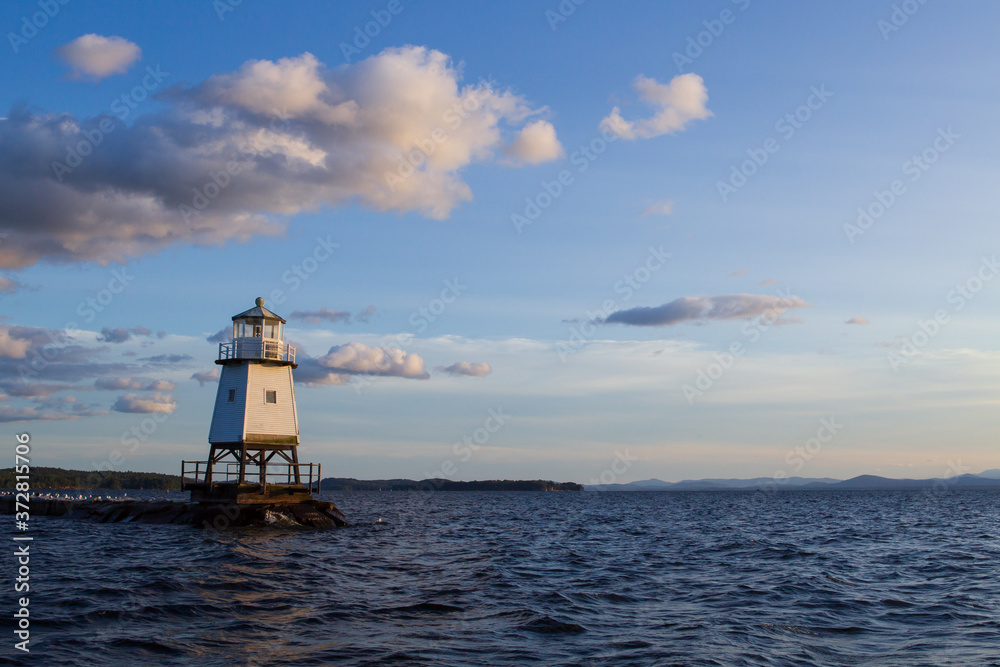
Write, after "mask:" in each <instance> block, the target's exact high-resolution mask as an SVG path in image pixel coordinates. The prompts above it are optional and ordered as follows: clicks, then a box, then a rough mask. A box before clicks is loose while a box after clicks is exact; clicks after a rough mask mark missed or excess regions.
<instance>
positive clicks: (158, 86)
mask: <svg viewBox="0 0 1000 667" xmlns="http://www.w3.org/2000/svg"><path fill="white" fill-rule="evenodd" d="M42 5H45V3H42ZM45 6H46V7H48V8H49V12H50V13H52V14H54V15H53V16H51V17H44V20H43V19H42V18H39V16H40V15H38V12H41V11H43V9H44V7H42V8H40V7H41V5H40V4H39V3H38V2H37V1H36V2H9V3H7V4H6V5H5V9H4V13H3V21H2V28H3V30H2V32H3V33H4V35H5V38H4V43H3V45H2V47H0V107H2V109H3V111H0V114H6V117H5V118H3V119H2V120H0V230H2V232H3V234H4V236H3V237H2V238H0V271H2V272H0V276H2V278H0V288H2V289H3V293H2V295H0V304H2V305H0V313H2V315H3V318H4V319H3V320H2V322H0V369H2V372H3V373H4V376H3V380H2V384H0V395H2V397H3V400H2V401H0V419H3V420H4V421H5V422H7V423H8V425H9V428H10V432H11V433H12V434H13V433H14V432H20V431H22V430H26V431H29V432H31V434H32V437H33V441H34V442H35V444H36V447H35V450H34V452H35V456H36V457H37V460H36V463H37V464H39V465H60V466H64V467H74V468H91V467H94V466H97V465H102V466H104V467H108V462H109V461H111V464H112V465H113V466H114V467H116V468H119V469H136V470H156V471H162V472H175V471H176V470H177V469H178V467H179V464H178V462H179V460H180V459H182V458H184V459H194V458H198V457H200V456H203V455H204V454H205V453H206V452H207V442H206V438H207V433H208V424H209V420H210V415H211V407H212V403H213V401H214V396H215V394H214V392H215V387H214V382H213V381H212V380H211V379H209V380H207V381H206V380H205V379H204V378H205V377H207V376H202V378H203V381H202V382H201V383H199V382H198V381H197V380H195V379H192V376H193V375H194V374H196V373H207V372H210V371H212V370H213V369H214V368H215V366H214V364H213V361H214V359H215V356H216V353H217V343H216V342H209V341H208V340H206V338H208V337H211V336H212V335H214V334H216V333H217V332H218V331H219V330H220V329H222V328H223V327H224V326H226V325H227V324H228V322H229V318H230V317H231V316H232V315H233V314H235V313H237V312H240V311H242V310H245V309H247V308H249V307H251V306H252V304H253V299H254V298H255V297H257V296H264V297H265V299H267V305H268V307H270V308H272V309H273V310H274V311H275V312H277V313H279V314H281V315H282V316H284V317H286V318H287V319H289V324H288V328H287V334H286V335H287V337H288V338H289V339H290V340H292V341H293V342H294V343H295V344H297V345H298V347H299V350H300V356H301V358H302V359H304V360H305V361H304V363H303V365H302V366H301V367H300V370H299V371H296V373H297V376H296V377H297V382H298V391H297V397H298V404H299V415H300V417H299V422H300V429H301V432H302V450H301V457H302V458H303V459H304V460H314V461H319V462H322V464H323V466H324V474H327V475H336V476H352V477H362V478H373V477H396V476H399V477H410V478H422V477H427V476H431V475H432V474H439V473H441V471H442V468H445V470H444V475H442V476H450V477H453V478H455V479H483V478H496V477H501V478H503V477H511V478H537V477H542V478H553V479H558V480H575V481H581V482H590V481H593V480H597V479H600V478H601V476H602V474H603V475H604V476H605V479H606V480H607V478H608V477H609V476H613V477H614V479H615V481H630V480H635V479H645V478H649V477H658V478H661V479H668V480H679V479H684V478H697V477H730V476H739V477H750V476H764V475H772V474H776V473H777V474H779V475H780V474H799V475H803V476H811V477H819V476H833V477H849V476H853V475H855V474H862V473H872V474H882V475H886V476H892V477H928V476H944V475H947V474H949V471H954V470H961V471H963V472H965V471H973V472H976V471H979V470H982V469H986V468H993V467H997V459H996V456H995V454H994V452H993V443H994V441H995V440H996V436H997V435H998V430H1000V429H998V427H997V420H996V417H995V412H996V411H995V406H996V405H997V402H998V400H997V398H996V397H997V396H998V395H1000V394H998V392H1000V382H997V380H996V378H997V377H1000V355H998V353H997V348H996V344H995V342H994V341H995V332H996V330H997V325H998V321H997V318H996V317H995V316H994V313H995V312H996V310H997V306H998V305H1000V296H998V295H1000V281H992V278H993V277H994V274H995V273H996V272H997V271H998V270H1000V268H998V267H997V266H996V264H995V263H994V259H993V258H994V257H995V252H996V249H997V248H998V246H1000V243H998V232H997V226H996V212H997V210H998V208H1000V207H998V203H1000V202H998V201H997V199H998V195H997V190H996V188H995V187H994V185H995V180H996V170H997V168H996V163H995V158H994V155H993V153H995V146H996V143H997V139H998V138H1000V137H998V131H997V129H996V120H995V119H996V118H997V117H998V115H1000V108H998V95H997V88H996V86H995V85H994V82H995V81H996V80H997V71H996V69H997V64H996V63H997V62H1000V58H998V57H997V56H998V55H1000V54H998V53H997V46H996V39H995V36H994V35H993V32H994V30H993V26H995V25H996V19H997V18H998V16H997V14H998V13H1000V9H998V8H997V7H995V6H994V5H992V4H989V3H985V2H971V3H962V4H961V5H955V6H947V7H945V6H943V5H940V4H935V3H919V2H916V0H913V1H912V2H909V3H896V4H893V3H891V2H887V3H877V2H864V3H862V2H843V3H836V4H833V3H827V4H819V3H809V4H806V3H801V4H797V5H794V6H791V5H781V6H775V5H771V4H766V3H763V2H757V1H756V0H750V1H746V0H740V1H739V2H728V1H727V2H722V1H720V2H714V3H669V4H666V3H652V2H634V3H625V4H622V3H616V4H611V3H598V2H596V1H595V0H588V1H587V2H583V3H582V4H580V5H575V4H574V3H572V2H569V1H567V2H563V3H562V5H560V3H559V2H555V1H552V2H530V3H529V2H526V3H517V4H516V5H510V6H508V5H498V4H496V3H492V4H487V3H474V2H466V3H452V2H410V1H407V0H402V1H401V2H399V3H398V4H395V3H393V4H392V6H391V7H390V3H389V2H372V3H360V2H359V3H350V4H349V5H347V6H344V4H337V5H336V6H332V5H328V4H327V3H319V2H313V3H295V4H294V5H291V6H288V5H285V4H279V3H266V2H262V1H256V0H245V1H244V2H243V3H241V4H239V5H236V6H232V7H229V9H231V10H232V11H225V10H222V9H220V7H226V5H220V3H216V4H214V5H213V3H212V2H208V1H204V2H178V3H171V4H170V6H166V5H163V4H162V3H136V2H129V3H111V2H106V3H102V9H101V11H96V10H95V9H94V8H93V7H92V6H89V5H84V4H82V3H81V4H78V3H74V2H68V3H67V4H65V5H60V4H58V2H55V4H52V5H45ZM57 6H58V11H55V10H54V9H53V8H54V7H57ZM560 7H562V9H560ZM569 7H574V8H575V9H574V10H573V11H572V13H571V14H570V13H569V12H568V11H567V8H569ZM390 9H392V10H395V12H396V13H391V12H390V11H389V10H390ZM373 12H374V14H373ZM560 12H562V14H561V13H560ZM563 14H568V15H565V16H563ZM36 15H38V16H36ZM220 15H221V17H220ZM379 17H381V18H382V20H383V23H385V25H382V26H378V29H377V30H375V29H374V27H373V26H375V24H374V23H370V22H372V21H373V20H375V19H376V18H379ZM386 17H390V18H389V20H386ZM555 17H558V18H555ZM561 19H565V20H561ZM26 21H27V23H26ZM32 22H34V24H42V23H44V25H41V27H38V28H37V30H32V28H31V27H26V26H29V25H31V24H32ZM366 24H368V28H369V30H370V31H371V32H372V33H377V34H375V36H374V37H372V38H371V39H370V42H369V43H368V44H364V42H356V43H355V42H354V40H355V37H356V35H357V34H358V32H360V31H364V30H365V28H366ZM32 27H34V26H32ZM356 28H357V31H356ZM699 40H700V42H701V44H702V46H701V47H700V49H701V50H700V52H699V51H698V49H697V48H696V47H692V46H691V45H692V44H697V43H698V42H699ZM352 47H353V48H352ZM682 56H683V57H682ZM151 72H152V73H155V75H154V74H150V73H151ZM144 82H145V88H143V86H144ZM122 96H126V98H128V99H127V100H126V101H131V102H132V104H133V105H134V108H131V107H127V106H122V104H123V102H122ZM463 102H465V103H467V104H468V105H469V108H468V109H467V114H466V115H464V116H454V115H453V116H450V117H449V116H447V115H446V113H447V110H448V109H452V110H453V111H452V112H453V113H454V108H455V107H454V105H455V104H456V103H457V104H459V107H458V108H459V110H461V104H462V103H463ZM123 109H125V110H126V111H122V110H123ZM614 109H617V110H618V111H617V112H615V111H614ZM796 114H798V117H797V118H796ZM456 118H459V120H455V119H456ZM102 119H104V120H106V121H107V124H106V125H105V126H104V127H105V128H109V127H110V128H112V129H111V130H110V131H103V132H102V131H100V127H101V126H100V122H101V121H102ZM615 119H618V120H615ZM276 121H277V122H276ZM436 128H437V129H440V130H441V133H440V134H438V135H437V139H433V138H432V137H433V136H434V135H433V134H432V133H433V130H434V129H436ZM88 132H89V133H90V134H89V136H91V137H96V136H100V138H101V141H100V142H99V143H97V144H96V145H94V146H93V147H92V153H91V155H88V156H86V157H85V158H83V159H82V160H81V162H80V164H79V166H77V167H73V168H72V170H71V171H69V172H64V173H60V172H59V168H57V167H53V166H52V163H53V162H66V161H67V158H66V147H67V146H71V145H78V143H79V142H80V141H81V140H84V139H85V138H86V137H87V136H88V135H87V134H85V133H88ZM95 132H98V134H94V133H95ZM248 140H249V141H250V142H251V144H250V145H251V146H252V150H243V151H242V152H241V151H240V150H239V149H238V148H237V147H238V146H239V145H240V144H241V142H243V143H244V145H245V143H246V141H248ZM428 140H430V141H431V142H432V143H430V144H428V143H427V142H428ZM421 142H423V143H421ZM421 145H424V146H433V148H434V150H433V151H430V150H429V149H428V150H429V152H430V155H428V156H425V157H424V160H423V161H422V162H421V163H420V166H419V168H418V169H417V170H416V172H415V173H414V174H413V175H412V176H406V177H405V178H403V179H402V180H401V181H400V183H399V184H398V185H397V186H394V185H393V183H392V182H391V179H387V178H386V173H387V172H393V170H395V169H396V166H395V165H396V164H397V160H398V159H400V156H402V155H403V154H404V153H410V154H413V153H411V152H412V151H414V150H417V151H419V150H421V149H420V148H419V146H421ZM588 147H589V150H591V151H592V152H590V153H585V152H583V151H584V150H586V149H588ZM416 155H418V156H419V155H420V154H419V153H416ZM914 157H916V160H917V161H914ZM754 158H756V161H757V162H756V163H754V162H753V160H754ZM991 158H992V159H991ZM231 159H236V160H237V162H238V163H239V165H238V166H239V173H237V174H235V175H233V176H232V179H231V183H227V184H226V186H225V187H224V188H221V189H220V190H219V194H218V196H217V198H213V201H212V202H211V204H210V205H209V206H208V207H207V208H205V209H204V210H201V211H197V212H195V213H194V214H193V215H189V216H188V219H185V216H184V215H183V209H182V208H181V205H182V204H187V205H193V204H194V203H195V199H194V195H193V194H191V193H193V191H194V189H200V190H202V191H204V190H205V186H206V185H207V184H208V183H210V182H211V179H210V174H213V173H214V174H218V173H219V169H222V170H223V171H224V170H225V165H226V162H227V160H231ZM741 170H742V174H739V172H740V171H741ZM734 171H735V172H737V173H738V174H739V175H737V176H736V177H735V180H734V177H733V173H734ZM397 173H401V172H397ZM60 176H61V177H62V180H60ZM560 178H562V179H563V183H561V184H559V181H560ZM894 182H895V186H894ZM553 184H559V185H558V186H557V185H553ZM894 187H895V193H893V188H894ZM547 189H548V192H547ZM557 190H559V194H558V196H556V197H554V198H551V197H549V196H548V193H551V192H556V191H557ZM547 197H548V198H547ZM890 199H891V203H890ZM529 202H534V203H535V204H536V205H537V204H542V205H543V206H544V208H542V207H539V211H538V212H539V213H540V214H539V215H538V216H537V217H534V219H531V220H528V217H533V212H532V211H531V208H530V207H531V203H529ZM859 209H861V210H862V211H867V212H868V213H869V214H870V215H871V218H870V222H868V221H867V220H866V219H864V218H863V219H862V222H861V223H860V224H861V226H859V222H858V218H859ZM529 214H530V215H529ZM526 222H530V224H526ZM317 239H321V240H322V242H320V241H317ZM334 244H335V246H336V247H335V248H333V250H332V251H331V250H328V249H327V248H330V247H332V246H333V245H334ZM666 255H669V257H667V258H666V259H663V258H664V256H666ZM315 258H322V259H323V261H316V262H315V263H313V260H314V259H315ZM296 267H298V269H296ZM297 270H298V271H299V272H300V274H301V275H302V276H305V279H303V278H301V277H297V276H296V271H297ZM116 272H117V273H116ZM122 272H124V273H122ZM116 275H117V276H119V278H117V279H116V278H115V276H116ZM122 276H123V277H124V281H123V279H122ZM629 281H631V285H632V286H631V287H630V286H629ZM449 285H450V286H449ZM456 285H457V288H456ZM109 287H110V288H113V290H114V292H115V293H114V294H112V293H111V290H109ZM119 288H121V289H119ZM104 290H109V291H107V292H103V291H104ZM102 295H103V296H102ZM275 297H277V299H276V298H275ZM102 298H103V299H104V301H105V303H103V304H100V303H99V305H100V312H98V311H97V310H96V309H94V308H92V307H91V306H88V305H87V300H88V299H102ZM439 300H440V301H439ZM445 301H447V303H445ZM422 309H423V312H424V314H421V312H422ZM91 311H92V312H91ZM427 313H430V314H432V317H427V316H426V314H427ZM293 315H294V316H293ZM604 318H607V319H608V320H609V321H607V322H605V321H603V320H604ZM849 322H850V323H849ZM102 332H103V333H102ZM51 341H55V342H51ZM46 344H49V345H50V347H49V348H48V352H46V351H45V349H44V346H45V345H46ZM348 352H351V353H356V354H355V356H354V357H350V355H348V354H347V353H348ZM734 352H738V354H734V355H733V357H732V358H729V357H728V356H727V355H728V354H730V353H734ZM43 353H44V354H48V355H49V357H44V355H43ZM38 355H43V358H45V359H46V361H47V363H45V364H43V365H42V367H41V368H37V369H35V370H36V371H37V372H31V373H28V374H27V375H25V374H24V373H20V372H19V370H18V369H23V368H25V367H26V366H25V365H26V364H28V363H29V362H30V361H31V360H32V359H35V358H37V357H38ZM349 357H350V358H349ZM460 362H467V363H468V364H470V365H469V366H454V365H455V364H458V363H460ZM483 364H485V365H488V372H487V370H486V366H483ZM449 368H450V369H451V370H450V372H449V370H446V369H449ZM463 370H464V372H465V374H463ZM427 376H429V377H427ZM709 376H714V377H709ZM699 377H701V378H702V379H701V380H700V383H699ZM161 381H162V382H161ZM490 410H494V411H497V410H499V411H502V414H504V415H508V416H507V417H505V418H504V420H503V422H504V423H503V425H502V426H501V427H500V428H499V429H496V431H495V432H493V433H489V434H488V438H486V440H485V441H484V442H482V444H481V446H480V447H479V448H478V449H476V450H475V451H473V450H470V449H468V447H467V445H466V446H465V447H463V446H460V445H457V444H456V443H462V442H463V438H466V437H468V438H475V437H477V434H478V437H480V439H482V437H484V434H485V433H486V432H485V431H483V430H481V429H482V428H484V424H486V423H487V420H488V419H489V418H490V412H489V411H490ZM830 418H834V419H835V420H836V421H835V423H836V424H838V425H842V426H839V427H838V428H836V429H835V432H834V433H832V437H830V436H831V433H830V432H829V431H822V432H820V433H819V435H818V434H817V432H818V430H819V429H821V427H822V425H823V422H821V420H822V419H830ZM489 423H490V424H495V423H496V422H495V421H493V422H489ZM133 428H138V429H139V430H140V432H142V436H143V437H142V439H141V441H140V442H139V443H138V444H136V442H135V440H132V439H128V438H127V437H124V436H123V434H126V433H128V432H129V431H130V430H131V429H133ZM144 428H145V429H146V431H147V432H143V431H142V429H144ZM820 435H821V436H822V438H820V437H819V436H820ZM130 437H134V436H130ZM810 439H814V440H812V441H810ZM821 440H822V441H821ZM807 443H808V445H809V446H808V447H807ZM803 448H806V449H803ZM116 452H117V455H116ZM623 457H624V458H627V459H628V460H629V465H628V466H626V467H624V469H623V466H622V465H621V464H619V465H616V466H614V468H612V466H613V464H614V463H615V461H616V460H621V459H622V458H623ZM112 459H113V461H112ZM449 462H450V463H451V464H452V465H449ZM609 471H610V472H609Z"/></svg>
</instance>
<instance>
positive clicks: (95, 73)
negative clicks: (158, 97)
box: [55, 34, 142, 80]
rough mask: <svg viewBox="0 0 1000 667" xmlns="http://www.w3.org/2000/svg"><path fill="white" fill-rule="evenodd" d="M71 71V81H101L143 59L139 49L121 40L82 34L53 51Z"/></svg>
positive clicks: (122, 38)
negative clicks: (85, 79) (80, 79)
mask: <svg viewBox="0 0 1000 667" xmlns="http://www.w3.org/2000/svg"><path fill="white" fill-rule="evenodd" d="M55 53H56V55H57V56H59V57H60V58H61V59H62V60H63V61H64V62H66V64H68V65H69V66H70V67H71V68H72V69H73V73H72V78H74V79H79V78H84V77H86V78H91V79H94V80H100V79H103V78H104V77H106V76H109V75H111V74H123V73H124V72H126V71H127V70H128V68H129V66H131V65H132V63H134V62H135V61H137V60H138V59H139V58H140V56H142V49H140V48H139V47H138V46H137V45H136V44H133V43H132V42H130V41H128V40H127V39H125V38H124V37H118V36H115V35H112V36H111V37H104V36H102V35H95V34H89V35H83V36H82V37H77V38H76V39H74V40H73V41H72V42H69V43H68V44H64V45H62V46H60V47H59V48H58V49H56V51H55Z"/></svg>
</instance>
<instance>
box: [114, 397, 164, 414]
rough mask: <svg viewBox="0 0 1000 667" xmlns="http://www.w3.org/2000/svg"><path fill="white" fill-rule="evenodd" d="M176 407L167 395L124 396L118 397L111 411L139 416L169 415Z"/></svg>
mask: <svg viewBox="0 0 1000 667" xmlns="http://www.w3.org/2000/svg"><path fill="white" fill-rule="evenodd" d="M176 407H177V401H176V400H175V399H174V397H173V396H169V395H167V394H124V395H122V396H119V397H118V400H116V401H115V404H114V405H112V406H111V409H112V410H116V411H118V412H137V413H141V414H153V413H162V414H171V413H173V411H174V409H175V408H176Z"/></svg>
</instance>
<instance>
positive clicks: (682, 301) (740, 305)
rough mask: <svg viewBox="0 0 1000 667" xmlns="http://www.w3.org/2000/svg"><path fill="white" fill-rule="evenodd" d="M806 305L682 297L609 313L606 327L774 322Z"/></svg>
mask: <svg viewBox="0 0 1000 667" xmlns="http://www.w3.org/2000/svg"><path fill="white" fill-rule="evenodd" d="M809 305H810V304H808V303H806V302H805V301H803V300H802V299H800V298H799V297H797V296H790V297H787V298H783V297H778V296H770V295H767V294H720V295H718V296H708V297H703V296H685V297H681V298H679V299H674V300H673V301H671V302H670V303H665V304H663V305H662V306H655V307H648V306H640V307H638V308H629V309H628V310H619V311H617V312H614V313H611V315H609V316H608V317H607V318H606V319H605V320H604V321H605V323H607V324H614V323H618V324H630V325H633V326H640V327H641V326H653V327H656V326H672V325H674V324H679V323H681V322H690V321H698V320H733V319H747V318H752V317H760V316H770V317H773V318H774V321H775V323H776V322H779V321H791V320H781V319H780V317H779V316H780V314H781V313H783V312H785V311H786V310H790V309H792V308H805V307H807V306H809Z"/></svg>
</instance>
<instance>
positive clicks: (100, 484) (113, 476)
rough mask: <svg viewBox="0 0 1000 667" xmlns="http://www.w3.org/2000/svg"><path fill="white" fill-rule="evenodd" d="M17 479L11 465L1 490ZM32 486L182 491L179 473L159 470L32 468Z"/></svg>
mask: <svg viewBox="0 0 1000 667" xmlns="http://www.w3.org/2000/svg"><path fill="white" fill-rule="evenodd" d="M15 483H16V480H15V479H14V471H13V469H11V468H7V469H4V470H0V489H13V488H14V484H15ZM30 483H31V488H32V489H150V490H160V491H165V490H167V489H171V490H179V489H180V488H181V478H180V476H179V475H164V474H161V473H158V472H132V471H126V472H120V471H117V470H111V471H103V472H98V471H94V470H63V469H62V468H45V467H34V466H32V468H31V481H30Z"/></svg>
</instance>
